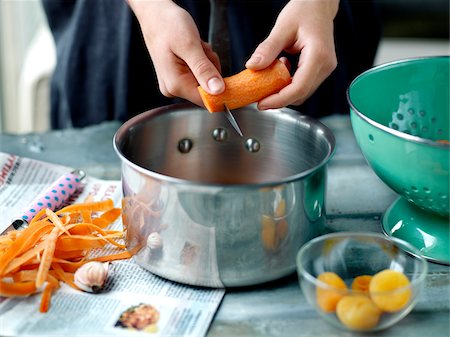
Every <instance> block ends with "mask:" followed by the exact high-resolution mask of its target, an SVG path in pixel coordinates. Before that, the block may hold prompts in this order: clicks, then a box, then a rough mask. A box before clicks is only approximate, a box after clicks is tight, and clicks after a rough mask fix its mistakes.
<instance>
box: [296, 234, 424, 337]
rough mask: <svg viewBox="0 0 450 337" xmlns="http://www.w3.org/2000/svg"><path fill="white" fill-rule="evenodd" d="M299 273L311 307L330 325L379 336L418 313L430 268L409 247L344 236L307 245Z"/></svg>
mask: <svg viewBox="0 0 450 337" xmlns="http://www.w3.org/2000/svg"><path fill="white" fill-rule="evenodd" d="M297 270H298V275H299V283H300V288H301V289H302V291H303V294H304V295H305V297H306V299H307V301H308V302H309V303H310V304H311V305H312V306H314V308H315V309H316V311H317V312H318V313H319V315H320V316H321V317H323V318H324V319H325V320H326V321H327V322H329V323H331V324H332V325H334V326H337V327H340V328H343V329H345V330H350V331H377V330H382V329H386V328H388V327H390V326H392V325H394V324H395V323H397V322H398V321H400V320H401V319H402V318H403V317H405V316H406V315H407V314H408V313H409V312H410V311H411V310H412V309H413V307H414V305H415V304H416V302H417V298H418V296H419V294H420V292H421V290H422V288H423V285H424V281H425V277H426V275H427V271H428V266H427V262H426V260H425V259H424V258H423V257H422V256H421V254H420V252H419V251H418V250H417V249H416V248H415V247H413V246H412V245H410V244H409V243H407V242H406V241H403V240H400V239H397V238H389V237H387V236H385V235H382V234H378V233H362V232H358V233H357V232H338V233H332V234H326V235H323V236H320V237H318V238H315V239H313V240H311V241H309V242H308V243H306V244H305V245H303V246H302V248H301V249H300V251H299V252H298V255H297Z"/></svg>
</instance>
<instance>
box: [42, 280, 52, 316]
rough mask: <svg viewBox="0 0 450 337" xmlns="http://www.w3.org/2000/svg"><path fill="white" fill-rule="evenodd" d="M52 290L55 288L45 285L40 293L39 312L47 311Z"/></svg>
mask: <svg viewBox="0 0 450 337" xmlns="http://www.w3.org/2000/svg"><path fill="white" fill-rule="evenodd" d="M54 288H55V287H54V286H53V285H52V284H51V283H47V285H46V286H45V288H44V291H43V292H42V297H41V305H40V306H39V311H40V312H42V313H46V312H47V311H48V309H49V307H50V300H51V297H52V292H53V290H54Z"/></svg>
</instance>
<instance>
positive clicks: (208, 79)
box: [128, 0, 225, 106]
mask: <svg viewBox="0 0 450 337" xmlns="http://www.w3.org/2000/svg"><path fill="white" fill-rule="evenodd" d="M128 2H129V5H130V7H131V9H132V10H133V12H134V13H135V15H136V17H137V19H138V21H139V24H140V26H141V31H142V34H143V36H144V40H145V44H146V46H147V49H148V52H149V53H150V57H151V58H152V61H153V65H154V67H155V71H156V75H157V78H158V84H159V89H160V91H161V93H162V94H163V95H164V96H166V97H182V98H185V99H187V100H189V101H191V102H193V103H195V104H197V105H199V106H204V105H203V102H202V99H201V98H200V94H199V92H198V90H197V86H198V85H199V84H200V86H201V87H202V88H203V89H204V90H205V91H207V92H208V93H210V94H213V95H214V94H220V93H221V92H223V91H224V90H225V83H224V82H223V78H222V76H221V75H220V61H219V58H218V56H217V54H216V53H214V52H213V51H212V49H211V47H210V45H209V44H207V43H206V42H204V41H202V40H201V38H200V34H199V32H198V29H197V26H196V25H195V22H194V20H193V19H192V17H191V16H190V14H189V13H188V12H187V11H185V10H184V9H183V8H181V7H179V6H177V5H176V4H175V3H173V2H172V1H171V0H164V1H139V0H128Z"/></svg>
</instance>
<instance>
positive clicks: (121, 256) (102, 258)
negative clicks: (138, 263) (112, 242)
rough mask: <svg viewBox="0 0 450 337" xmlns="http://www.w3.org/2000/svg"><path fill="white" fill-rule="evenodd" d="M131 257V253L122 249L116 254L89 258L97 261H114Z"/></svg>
mask: <svg viewBox="0 0 450 337" xmlns="http://www.w3.org/2000/svg"><path fill="white" fill-rule="evenodd" d="M130 257H131V253H130V252H129V251H124V252H121V253H117V254H111V255H104V256H98V257H94V258H93V259H91V261H98V262H107V261H115V260H126V259H129V258H130Z"/></svg>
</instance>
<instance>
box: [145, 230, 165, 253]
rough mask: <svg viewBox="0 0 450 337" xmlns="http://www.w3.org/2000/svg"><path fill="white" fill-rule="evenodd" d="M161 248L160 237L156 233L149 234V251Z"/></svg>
mask: <svg viewBox="0 0 450 337" xmlns="http://www.w3.org/2000/svg"><path fill="white" fill-rule="evenodd" d="M162 246H163V241H162V238H161V235H159V233H158V232H153V233H150V235H149V236H148V238H147V247H148V248H150V249H151V250H159V249H161V248H162Z"/></svg>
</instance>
